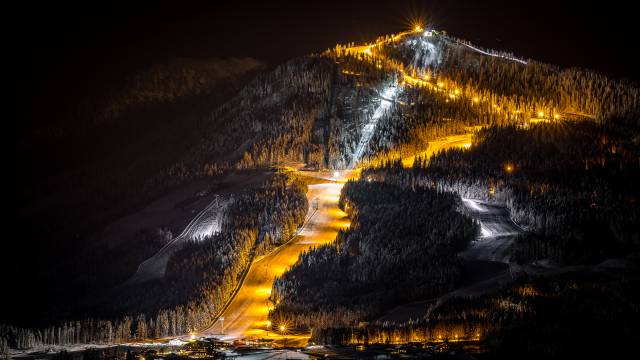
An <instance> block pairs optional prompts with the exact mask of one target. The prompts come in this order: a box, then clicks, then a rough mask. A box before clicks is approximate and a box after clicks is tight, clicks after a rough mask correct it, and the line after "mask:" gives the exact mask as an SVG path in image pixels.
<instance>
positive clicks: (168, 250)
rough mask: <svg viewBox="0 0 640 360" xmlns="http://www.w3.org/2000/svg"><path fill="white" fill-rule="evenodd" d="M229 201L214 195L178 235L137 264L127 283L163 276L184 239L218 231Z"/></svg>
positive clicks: (195, 238)
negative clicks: (136, 268) (170, 259)
mask: <svg viewBox="0 0 640 360" xmlns="http://www.w3.org/2000/svg"><path fill="white" fill-rule="evenodd" d="M229 203H230V200H229V199H228V198H225V197H223V196H220V195H218V196H216V197H215V198H214V199H213V201H211V203H210V204H209V205H208V206H207V207H206V208H205V209H204V210H202V211H201V212H200V213H199V214H198V215H197V216H196V217H195V218H194V219H193V220H191V222H190V223H189V224H188V225H187V227H186V228H185V229H184V230H183V231H182V233H181V234H180V235H179V236H177V237H176V238H174V239H173V240H171V242H169V243H168V244H167V245H165V246H164V247H163V248H162V249H160V251H158V252H157V253H156V254H155V255H153V256H152V257H150V258H149V259H147V260H145V261H144V262H142V263H141V264H140V265H139V266H138V270H137V271H136V273H135V274H134V275H133V276H132V277H131V278H130V279H129V280H128V281H127V284H135V283H140V282H143V281H148V280H152V279H160V278H162V277H164V274H165V272H166V270H167V263H168V262H169V258H171V255H173V254H174V253H175V252H176V251H178V250H179V249H180V248H181V247H182V245H183V244H184V243H185V242H186V241H201V240H202V239H204V238H205V237H208V236H212V235H214V234H215V233H217V232H219V231H220V227H221V224H222V220H223V217H224V212H225V209H226V208H227V206H228V205H229Z"/></svg>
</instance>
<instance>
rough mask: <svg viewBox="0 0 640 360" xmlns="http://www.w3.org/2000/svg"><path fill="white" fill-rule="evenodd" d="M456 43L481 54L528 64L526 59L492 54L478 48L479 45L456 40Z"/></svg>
mask: <svg viewBox="0 0 640 360" xmlns="http://www.w3.org/2000/svg"><path fill="white" fill-rule="evenodd" d="M456 43H458V44H460V45H464V46H466V47H468V48H469V49H471V50H474V51H476V52H479V53H480V54H483V55H488V56H493V57H498V58H502V59H505V60H510V61H516V62H519V63H520V64H523V65H527V62H526V61H524V60H521V59H518V58H515V57H511V56H506V55H499V54H492V53H490V52H486V51H484V50H480V49H478V48H477V47H475V46H473V45H469V44H465V43H463V42H460V41H456Z"/></svg>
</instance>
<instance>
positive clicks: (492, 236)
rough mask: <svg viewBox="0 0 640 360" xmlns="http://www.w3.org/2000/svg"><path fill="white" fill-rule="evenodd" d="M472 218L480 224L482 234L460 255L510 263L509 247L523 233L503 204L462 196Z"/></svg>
mask: <svg viewBox="0 0 640 360" xmlns="http://www.w3.org/2000/svg"><path fill="white" fill-rule="evenodd" d="M462 203H463V204H464V206H465V207H466V208H467V209H468V210H469V212H470V215H471V218H473V219H474V220H476V221H477V222H478V223H479V224H480V236H478V238H477V239H476V240H474V241H473V242H472V243H471V244H469V247H468V248H467V249H466V250H465V251H463V252H462V253H461V254H460V255H462V257H463V258H465V259H466V260H486V261H498V262H502V263H509V247H510V246H511V244H513V241H514V239H515V237H516V235H518V234H520V233H522V228H520V227H519V226H518V225H517V224H516V223H514V222H513V220H511V217H510V216H509V211H508V210H507V209H505V208H504V207H503V206H500V205H496V204H490V203H486V202H483V201H480V200H474V199H466V198H462Z"/></svg>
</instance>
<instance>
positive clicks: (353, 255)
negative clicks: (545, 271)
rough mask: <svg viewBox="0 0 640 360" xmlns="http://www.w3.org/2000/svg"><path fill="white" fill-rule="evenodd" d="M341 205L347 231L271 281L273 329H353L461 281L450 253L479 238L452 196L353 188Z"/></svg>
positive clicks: (387, 188)
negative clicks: (348, 222) (280, 326)
mask: <svg viewBox="0 0 640 360" xmlns="http://www.w3.org/2000/svg"><path fill="white" fill-rule="evenodd" d="M340 204H341V206H342V207H343V208H344V209H345V211H347V213H348V214H349V216H350V218H351V227H350V228H349V229H346V230H342V231H340V232H339V233H338V236H337V239H336V241H335V243H332V244H328V245H324V246H321V247H319V248H316V249H313V250H311V251H309V252H307V253H305V254H303V255H302V256H301V257H300V259H299V261H298V262H297V263H296V264H295V265H294V266H293V267H292V268H291V269H290V270H289V271H287V272H286V273H285V274H284V275H283V276H282V277H281V278H278V279H276V281H275V282H274V285H273V294H272V297H273V300H274V301H275V302H276V303H277V304H278V305H277V306H276V308H275V310H274V311H273V312H272V313H271V314H270V317H271V318H272V319H273V321H274V323H277V322H280V321H290V322H292V323H294V324H295V325H296V326H300V327H305V328H314V329H316V328H323V327H334V326H336V327H338V326H354V325H356V324H357V323H358V322H359V321H364V320H368V319H370V318H371V317H373V316H376V315H378V314H379V313H380V312H381V311H384V310H385V309H389V308H390V307H393V306H394V305H396V304H398V303H401V302H402V303H403V302H407V301H411V300H412V299H418V298H425V297H432V296H436V295H439V294H442V293H443V292H446V291H448V290H451V289H452V288H453V286H454V284H455V282H456V280H457V279H458V277H459V275H460V269H459V265H460V260H459V259H457V257H456V253H457V252H458V251H459V250H460V249H462V248H463V247H464V246H465V245H466V244H467V242H468V241H469V240H471V239H472V238H473V237H474V236H475V234H476V231H477V229H476V225H475V224H474V222H473V221H472V220H470V219H469V218H466V217H465V216H463V215H461V214H460V213H459V212H457V211H456V208H457V207H458V206H460V204H459V199H458V198H457V196H455V195H454V194H450V193H443V192H438V191H434V190H431V189H426V188H418V189H410V188H406V187H398V186H395V185H389V184H385V183H378V182H373V183H369V182H367V181H357V182H353V181H351V182H348V183H347V184H346V185H345V187H344V189H343V192H342V195H341V198H340Z"/></svg>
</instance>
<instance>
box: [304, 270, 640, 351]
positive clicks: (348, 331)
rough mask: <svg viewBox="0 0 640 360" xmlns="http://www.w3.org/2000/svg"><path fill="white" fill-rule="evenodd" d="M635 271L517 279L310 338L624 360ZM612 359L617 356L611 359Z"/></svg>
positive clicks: (633, 313)
mask: <svg viewBox="0 0 640 360" xmlns="http://www.w3.org/2000/svg"><path fill="white" fill-rule="evenodd" d="M634 272H635V269H634V270H631V269H623V270H617V271H609V272H600V273H593V272H591V271H587V272H585V273H578V274H565V275H559V276H554V277H550V278H526V277H524V278H520V279H518V280H517V281H516V282H515V283H514V284H512V285H511V286H509V287H507V288H505V289H504V290H502V291H500V292H498V293H496V294H490V295H485V296H482V297H476V298H450V299H447V300H446V301H445V302H444V303H442V304H439V306H437V307H434V306H432V307H430V308H429V309H425V312H426V313H425V315H424V316H422V317H418V318H416V319H413V320H410V321H407V322H402V323H393V322H384V323H379V322H376V323H371V324H366V325H363V326H360V327H342V328H325V329H321V330H319V331H316V332H314V337H313V340H314V341H315V342H317V343H322V344H375V343H379V344H385V343H386V344H389V343H391V344H393V343H408V342H413V343H425V342H427V343H434V342H435V343H438V342H447V341H459V340H462V341H475V342H480V343H484V344H486V345H488V347H489V351H490V355H491V358H507V359H513V358H516V357H517V358H531V359H540V358H544V359H547V358H558V359H562V358H569V357H576V356H583V357H588V358H592V357H594V356H602V357H603V358H609V357H612V356H614V355H623V354H628V351H629V348H628V344H632V343H634V342H635V341H637V339H638V337H639V336H640V333H638V328H637V326H635V324H636V323H637V321H638V320H639V318H640V309H639V308H638V300H639V299H638V295H637V294H636V293H637V291H635V289H636V287H637V286H638V285H639V284H638V281H639V279H638V277H637V273H634ZM614 357H615V356H614Z"/></svg>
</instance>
